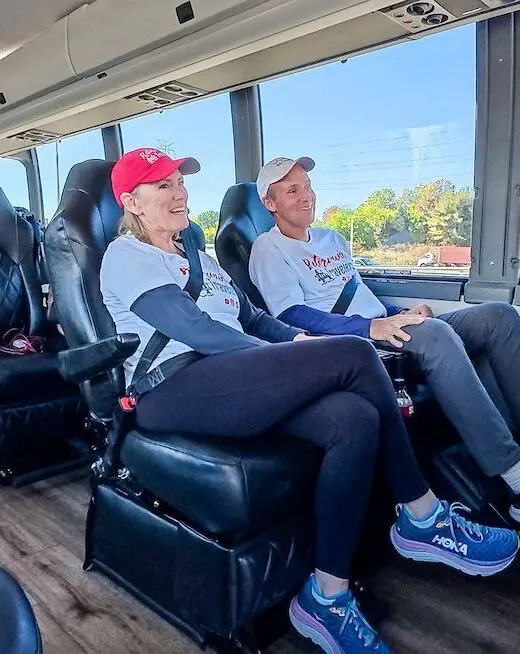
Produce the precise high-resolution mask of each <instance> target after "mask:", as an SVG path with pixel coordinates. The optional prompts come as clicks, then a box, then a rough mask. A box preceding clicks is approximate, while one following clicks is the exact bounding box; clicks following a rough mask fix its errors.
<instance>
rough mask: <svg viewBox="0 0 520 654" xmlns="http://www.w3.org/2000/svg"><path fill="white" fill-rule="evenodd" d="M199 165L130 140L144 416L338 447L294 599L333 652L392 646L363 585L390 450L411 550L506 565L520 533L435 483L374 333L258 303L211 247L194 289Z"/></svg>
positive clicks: (480, 567)
mask: <svg viewBox="0 0 520 654" xmlns="http://www.w3.org/2000/svg"><path fill="white" fill-rule="evenodd" d="M199 169H200V166H199V164H198V162H197V161H196V160H195V159H192V158H186V159H177V160H174V159H171V158H170V157H169V156H167V155H166V154H164V153H163V152H160V151H159V150H156V149H154V148H141V149H138V150H134V151H132V152H129V153H127V154H125V155H124V156H123V157H122V159H120V160H119V161H118V162H117V163H116V165H115V166H114V169H113V172H112V186H113V190H114V194H115V197H116V199H117V201H118V203H119V204H120V206H122V207H123V209H124V214H123V218H122V221H121V229H120V236H119V237H118V238H116V239H115V240H114V241H113V242H112V243H111V244H110V245H109V247H108V249H107V251H106V253H105V256H104V258H103V263H102V266H101V292H102V294H103V299H104V302H105V305H106V307H107V309H108V311H109V312H110V314H111V316H112V318H113V320H114V323H115V326H116V330H117V332H118V333H124V332H126V333H128V332H133V333H137V334H138V335H139V337H140V340H141V345H140V347H139V349H138V350H137V352H136V353H135V354H133V355H132V356H131V357H129V358H128V360H127V361H126V362H125V374H126V381H127V386H128V387H130V388H131V392H132V393H133V394H134V396H135V397H136V400H137V407H136V418H137V422H138V424H139V426H140V427H141V428H143V429H145V430H149V431H155V432H172V431H181V432H192V433H199V434H205V435H209V436H211V435H214V436H225V437H228V438H247V437H251V436H255V435H258V434H261V433H262V432H265V431H266V430H269V429H271V428H273V427H276V430H277V431H278V432H284V433H286V434H288V435H290V436H292V437H295V438H301V439H303V440H306V441H310V442H311V443H314V444H315V445H317V446H319V447H320V448H322V449H323V451H324V458H323V462H322V465H321V469H320V473H319V477H318V480H317V485H316V491H315V521H316V551H315V572H314V573H313V574H312V575H311V577H310V578H309V580H308V582H307V583H306V584H305V586H304V588H303V589H302V591H301V592H300V593H299V595H298V596H297V597H296V598H294V600H293V602H292V604H291V610H290V616H291V621H292V623H293V625H294V626H295V627H296V629H297V630H298V631H299V632H300V633H302V634H303V635H304V636H306V637H308V638H311V639H313V640H314V641H315V642H317V643H318V644H319V645H320V646H321V647H322V648H323V649H324V651H326V652H333V653H338V654H344V653H346V652H349V654H361V653H363V654H366V653H369V652H374V653H377V654H385V653H387V652H389V651H390V650H389V649H388V647H387V646H386V645H385V644H384V643H383V642H382V641H381V640H380V638H379V637H378V636H377V634H376V633H375V632H374V630H373V629H372V628H371V627H370V625H369V624H368V623H367V622H366V620H365V619H364V617H363V616H362V614H361V613H360V611H359V608H358V606H357V604H356V602H355V600H354V598H353V596H352V594H351V592H350V590H349V584H348V579H349V574H350V564H351V559H352V554H353V551H354V549H355V545H356V541H357V538H358V535H359V530H360V525H361V521H362V519H363V515H364V513H365V508H366V504H367V500H368V496H369V493H370V489H371V486H372V479H373V474H374V468H375V465H376V458H377V456H378V453H381V456H382V460H383V465H384V468H385V472H386V476H387V480H388V483H389V485H390V487H391V489H392V491H393V492H394V494H395V496H396V500H397V502H399V505H398V510H397V514H398V518H397V521H396V523H395V524H394V525H393V527H392V530H391V539H392V543H393V544H394V546H395V548H396V549H397V551H398V552H400V553H401V554H402V555H404V556H406V557H408V558H412V559H415V560H421V561H436V562H440V563H444V564H446V565H450V566H452V567H454V568H457V569H459V570H461V571H463V572H467V573H469V574H481V575H491V574H494V573H496V572H498V571H500V570H503V569H504V568H505V567H507V566H508V565H509V564H510V563H511V562H512V561H513V559H514V557H515V555H516V552H517V549H518V538H517V536H516V534H515V533H514V532H512V531H509V530H505V529H489V528H487V527H482V526H480V525H477V524H475V523H472V522H469V521H468V520H465V519H464V518H463V517H462V516H460V515H459V514H458V513H457V511H456V509H457V507H456V506H455V505H452V506H449V505H448V504H447V503H446V502H440V501H439V500H438V499H437V498H436V497H435V495H434V494H433V493H432V491H431V490H430V489H429V487H428V484H427V483H426V481H425V480H424V478H423V477H422V475H421V473H420V471H419V469H418V467H417V463H416V461H415V458H414V455H413V453H412V450H411V447H410V443H409V440H408V436H407V432H406V429H405V426H404V423H403V421H402V418H401V414H400V412H399V409H398V407H397V403H396V400H395V393H394V389H393V386H392V383H391V381H390V378H389V377H388V375H387V373H386V370H385V368H384V366H383V364H382V363H381V361H380V359H379V357H378V355H377V352H376V350H375V349H374V347H373V346H372V344H371V343H370V342H369V341H367V340H364V339H362V338H358V337H356V336H340V337H331V338H317V339H313V338H311V337H309V336H307V335H306V334H305V333H303V332H302V331H301V330H299V329H294V328H292V327H288V326H287V325H285V324H284V323H282V322H280V321H278V320H276V319H275V318H272V317H271V316H269V315H267V314H266V313H264V312H263V311H260V310H258V309H256V308H255V307H253V306H252V305H251V304H250V302H249V301H248V299H247V298H246V296H245V295H244V294H243V293H242V291H241V290H240V289H239V288H238V287H237V286H235V285H234V284H233V282H232V281H231V279H230V277H229V275H228V274H227V273H226V272H225V271H224V270H223V269H222V268H221V267H220V266H219V265H218V263H217V262H216V261H215V260H214V259H212V258H211V257H210V256H208V255H207V254H206V253H204V252H200V251H196V252H195V256H196V257H197V261H196V265H197V267H199V264H200V269H201V271H202V278H203V284H202V290H201V292H200V294H199V295H198V297H197V296H196V295H195V296H194V297H192V295H191V294H190V291H189V284H188V280H189V279H190V265H192V264H193V262H194V259H193V258H192V264H190V261H189V260H188V257H187V255H186V251H185V247H184V246H183V243H182V237H181V235H182V231H183V230H184V229H186V228H187V227H188V225H189V221H188V208H187V202H188V193H187V191H186V188H185V186H184V175H189V174H192V173H196V172H198V171H199ZM190 258H191V257H190ZM187 291H188V292H187ZM157 332H158V333H159V334H163V335H164V336H165V337H166V339H164V340H165V342H166V346H165V347H164V349H162V351H161V352H160V354H159V355H158V356H157V357H156V358H155V359H154V360H153V361H149V362H148V363H149V365H147V366H146V369H145V370H144V373H145V374H144V375H143V376H142V377H139V378H138V379H137V380H136V379H134V373H135V370H136V367H137V364H138V361H139V360H140V359H141V358H142V355H143V352H144V351H145V350H146V346H147V344H148V343H149V342H150V339H151V338H152V336H153V335H154V334H156V333H157ZM294 341H298V342H294ZM300 341H301V342H300ZM144 359H145V360H146V352H145V357H144Z"/></svg>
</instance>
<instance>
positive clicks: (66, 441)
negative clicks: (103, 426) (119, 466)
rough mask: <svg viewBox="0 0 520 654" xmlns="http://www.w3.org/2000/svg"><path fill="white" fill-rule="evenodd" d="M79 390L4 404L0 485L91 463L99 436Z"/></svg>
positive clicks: (0, 418)
mask: <svg viewBox="0 0 520 654" xmlns="http://www.w3.org/2000/svg"><path fill="white" fill-rule="evenodd" d="M86 417H87V416H86V407H85V405H84V403H83V401H82V398H81V396H80V395H79V394H78V393H71V394H68V395H64V396H62V397H57V398H54V399H51V398H45V399H42V400H41V401H33V402H32V403H30V404H26V403H22V404H19V403H16V402H11V403H5V404H2V405H1V406H0V484H4V485H5V484H14V485H23V484H24V483H31V482H32V481H36V480H37V479H43V478H45V477H49V476H52V475H53V474H59V473H60V472H65V471H66V470H67V469H72V468H75V467H78V466H81V465H88V464H89V463H90V462H91V461H92V460H93V457H94V456H95V455H94V451H93V450H95V449H96V446H97V444H96V439H95V437H94V434H93V433H90V430H89V428H88V425H87V422H86Z"/></svg>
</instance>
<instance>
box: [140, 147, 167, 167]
mask: <svg viewBox="0 0 520 654" xmlns="http://www.w3.org/2000/svg"><path fill="white" fill-rule="evenodd" d="M139 156H140V157H141V159H144V160H145V161H147V162H148V163H149V164H150V165H151V164H154V163H155V162H156V161H158V160H159V159H160V158H161V157H166V156H167V155H166V154H165V153H164V152H161V151H160V150H156V149H155V148H149V149H146V150H142V151H141V152H140V153H139Z"/></svg>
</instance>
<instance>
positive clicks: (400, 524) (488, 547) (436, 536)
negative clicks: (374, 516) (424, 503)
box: [390, 502, 519, 577]
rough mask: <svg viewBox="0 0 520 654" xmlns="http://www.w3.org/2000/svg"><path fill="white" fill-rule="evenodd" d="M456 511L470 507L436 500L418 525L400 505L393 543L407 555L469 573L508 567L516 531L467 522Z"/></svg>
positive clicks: (482, 573) (515, 547) (485, 573)
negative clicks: (436, 502) (431, 510)
mask: <svg viewBox="0 0 520 654" xmlns="http://www.w3.org/2000/svg"><path fill="white" fill-rule="evenodd" d="M459 511H469V509H468V508H467V507H466V506H464V505H463V504H461V503H460V502H454V503H453V504H451V505H449V504H448V502H439V507H438V509H437V510H436V511H435V513H434V514H433V515H432V516H431V518H429V519H427V520H425V521H424V522H423V523H422V524H423V525H424V524H425V525H426V527H424V528H421V527H419V526H417V523H415V524H414V522H415V521H414V520H413V519H412V518H411V516H410V513H409V512H408V511H407V509H406V508H404V507H403V506H402V505H399V506H398V507H397V516H398V518H397V522H396V523H395V524H394V525H393V527H392V529H391V530H390V538H391V541H392V544H393V546H394V547H395V549H396V550H397V551H398V552H399V554H401V555H402V556H404V557H406V558H407V559H413V560H414V561H428V562H432V563H444V564H445V565H448V566H450V567H452V568H455V569H456V570H460V571H461V572H465V573H466V574H468V575H480V576H482V577H488V576H490V575H494V574H496V573H497V572H501V571H502V570H504V569H505V568H507V566H508V565H510V564H511V563H512V562H513V560H514V558H515V556H516V553H517V552H518V545H519V543H518V536H517V534H516V532H514V531H512V530H510V529H499V528H494V527H484V526H482V525H479V524H477V523H476V522H470V521H469V520H467V519H466V518H464V517H463V516H461V515H460V514H459Z"/></svg>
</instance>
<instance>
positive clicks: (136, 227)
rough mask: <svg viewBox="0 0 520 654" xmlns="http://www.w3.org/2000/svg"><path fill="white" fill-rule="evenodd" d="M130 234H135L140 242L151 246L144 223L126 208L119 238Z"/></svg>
mask: <svg viewBox="0 0 520 654" xmlns="http://www.w3.org/2000/svg"><path fill="white" fill-rule="evenodd" d="M128 232H130V233H131V234H133V235H134V236H135V237H136V238H137V239H138V240H139V241H142V242H143V243H148V244H149V245H150V237H149V236H148V233H147V232H146V230H145V228H144V227H143V223H142V222H141V220H140V218H139V216H138V215H136V214H135V213H132V212H131V211H129V210H128V209H127V208H126V207H125V209H124V210H123V216H122V218H121V221H120V223H119V229H118V234H119V236H122V235H123V234H128Z"/></svg>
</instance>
